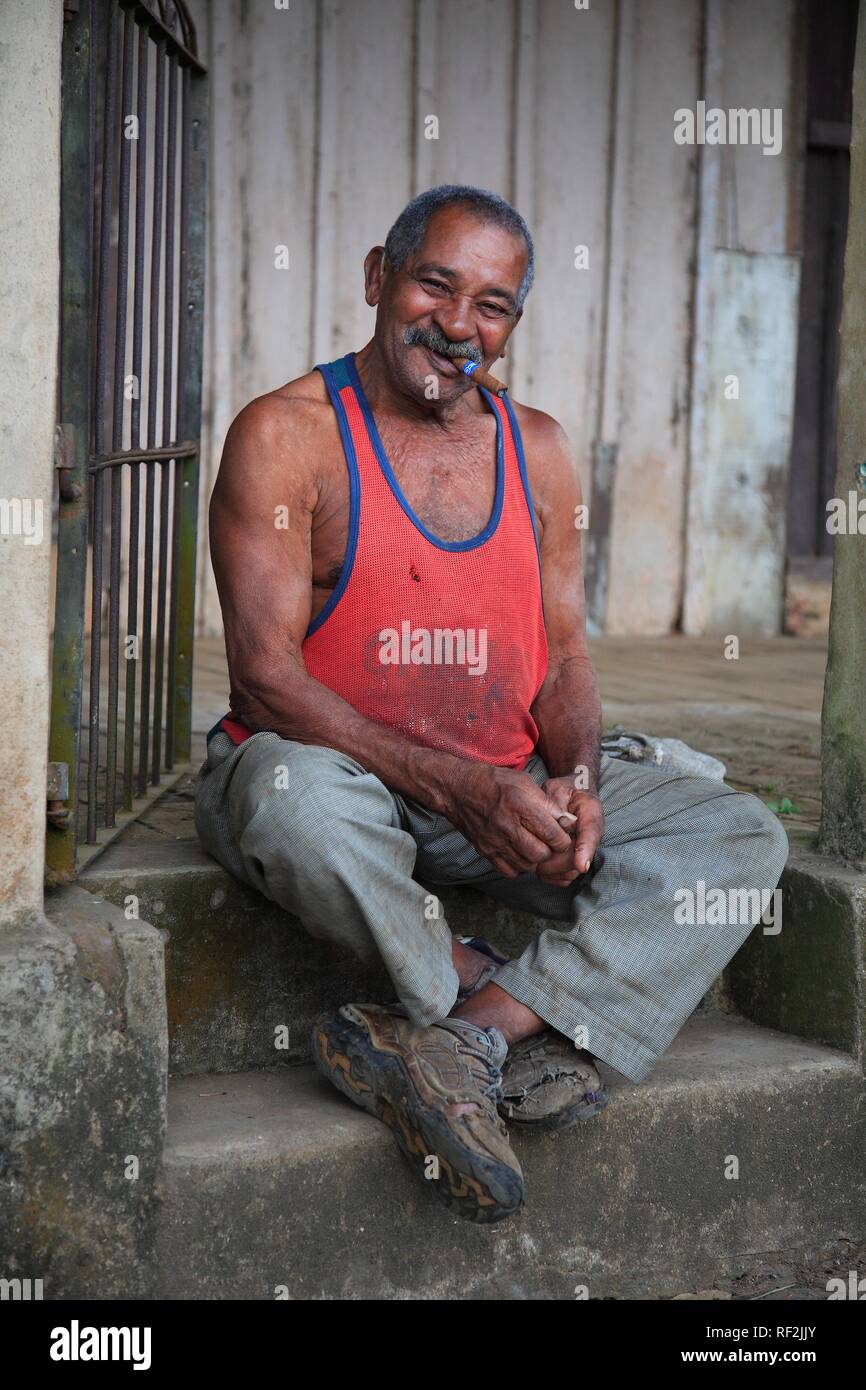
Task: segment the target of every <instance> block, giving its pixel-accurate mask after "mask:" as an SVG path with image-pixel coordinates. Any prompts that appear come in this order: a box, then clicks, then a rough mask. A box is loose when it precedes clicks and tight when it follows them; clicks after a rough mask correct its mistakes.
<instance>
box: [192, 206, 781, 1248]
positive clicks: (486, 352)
mask: <svg viewBox="0 0 866 1390" xmlns="http://www.w3.org/2000/svg"><path fill="white" fill-rule="evenodd" d="M533 270H534V253H533V247H532V240H531V237H530V234H529V231H528V229H527V227H526V224H525V223H524V221H523V219H522V218H521V217H520V216H519V215H518V213H517V212H516V211H515V210H514V209H513V208H511V207H510V206H509V205H508V204H507V203H505V202H504V201H503V200H502V199H501V198H499V197H497V196H496V195H494V194H492V193H488V192H485V191H483V190H480V189H476V188H470V187H455V186H450V185H449V186H443V187H440V188H435V189H432V190H430V191H429V192H427V193H424V194H422V195H420V196H419V197H417V198H416V199H414V200H413V201H412V202H411V203H410V204H409V205H408V207H407V208H406V209H405V210H404V212H403V213H402V214H401V215H400V217H399V218H398V219H397V221H396V222H395V224H394V226H393V227H392V228H391V231H390V232H389V234H388V237H387V240H386V242H385V246H384V248H383V247H381V246H375V247H374V248H373V249H372V250H371V251H370V252H369V254H368V256H367V258H366V261H365V263H364V274H365V292H366V300H367V303H368V304H370V305H371V306H375V307H376V311H377V312H376V326H375V331H374V334H373V337H372V339H371V340H370V342H368V343H367V345H366V346H365V347H363V348H362V349H361V350H360V351H359V352H357V353H349V354H348V355H347V356H346V357H344V358H342V359H341V360H339V361H337V362H333V363H330V364H327V365H322V366H320V367H318V368H316V369H315V370H314V371H311V372H309V373H308V374H306V375H304V376H302V377H300V378H298V379H297V380H296V381H292V382H290V383H289V384H288V385H286V386H283V387H281V388H280V389H278V390H276V391H272V392H270V393H268V394H267V395H265V396H262V397H260V398H258V399H257V400H254V401H253V402H251V404H249V405H248V406H247V407H246V408H245V409H244V410H243V411H241V413H240V415H239V416H238V417H237V419H236V420H235V421H234V423H233V424H232V427H231V429H230V431H229V434H228V437H227V440H226V444H225V452H224V455H223V459H222V464H221V468H220V473H219V478H218V480H217V484H216V487H215V490H214V494H213V500H212V503H211V513H210V525H211V551H212V556H213V563H214V569H215V572H216V577H217V583H218V586H219V593H220V600H221V603H222V610H223V616H224V619H225V631H226V645H227V650H228V663H229V671H230V676H231V714H230V715H229V716H227V717H226V718H225V719H224V720H222V721H221V723H220V725H218V726H217V729H216V730H214V731H213V732H212V734H211V736H210V738H209V749H208V760H207V763H206V765H205V767H204V769H203V770H202V777H201V781H200V786H199V791H198V795H197V804H196V819H197V825H198V830H199V833H200V836H201V839H202V841H203V843H204V844H205V846H206V848H207V849H209V850H210V852H211V853H212V854H213V855H214V856H215V857H216V858H217V859H218V860H220V862H221V863H222V864H224V865H225V866H226V867H227V868H228V869H229V870H230V871H231V872H232V873H234V874H236V875H237V876H238V877H240V878H242V879H244V880H245V881H246V882H248V883H250V884H253V885H254V886H255V887H256V888H258V889H259V890H260V891H261V892H262V893H264V894H265V895H266V896H267V897H269V898H270V899H272V900H273V901H275V902H277V903H279V904H281V905H282V906H284V907H285V908H286V909H287V910H289V911H291V912H293V913H295V914H297V915H298V916H299V917H300V919H301V920H302V922H303V923H304V925H305V927H306V928H307V930H309V931H310V932H311V933H312V934H313V935H315V936H318V937H323V938H326V939H328V940H331V941H336V942H340V943H343V944H345V945H347V946H349V947H351V948H352V949H353V950H354V951H356V952H357V953H358V954H359V955H360V956H362V957H367V958H369V957H371V956H376V955H378V956H379V957H381V959H382V961H384V964H385V966H386V967H387V970H388V972H389V974H390V977H391V980H392V981H393V985H394V990H395V993H396V995H397V1001H398V1002H396V1003H394V1004H391V1005H386V1006H384V1007H383V1006H381V1005H380V1006H377V1005H369V1004H364V1005H360V1004H349V1005H346V1006H345V1007H343V1008H341V1009H340V1010H339V1011H338V1012H337V1013H336V1014H334V1015H333V1016H332V1017H325V1018H323V1019H320V1020H319V1021H318V1022H317V1024H316V1027H315V1029H314V1034H313V1053H314V1057H315V1060H316V1063H317V1065H318V1066H319V1069H320V1070H321V1071H322V1072H323V1073H324V1074H325V1075H326V1076H327V1077H328V1078H329V1079H330V1080H331V1081H332V1082H333V1083H334V1084H335V1085H336V1086H337V1087H338V1088H339V1089H340V1090H341V1091H342V1092H343V1093H344V1094H345V1095H347V1096H349V1097H350V1098H351V1099H352V1100H353V1101H355V1102H356V1103H357V1104H359V1105H361V1106H363V1107H364V1108H365V1109H366V1110H368V1111H370V1112H371V1113H372V1114H375V1115H377V1116H378V1117H379V1118H381V1119H382V1120H384V1121H385V1122H386V1123H387V1124H388V1125H389V1126H390V1127H391V1128H392V1130H393V1132H394V1134H395V1136H396V1138H397V1140H398V1143H399V1145H400V1147H401V1149H402V1150H403V1152H404V1154H405V1156H406V1157H407V1158H408V1160H409V1161H410V1163H411V1164H412V1166H413V1167H415V1168H416V1169H417V1171H418V1172H419V1174H426V1175H428V1176H431V1178H432V1183H431V1185H432V1186H433V1188H434V1190H436V1191H437V1192H438V1193H439V1194H440V1196H441V1197H442V1198H443V1199H444V1200H445V1201H446V1202H447V1203H448V1204H449V1205H450V1206H451V1207H452V1208H453V1209H455V1210H457V1211H458V1212H459V1213H460V1214H461V1215H463V1216H466V1217H467V1218H469V1219H471V1220H475V1221H494V1220H497V1219H499V1218H500V1217H502V1216H505V1215H508V1214H509V1213H510V1212H513V1211H515V1210H517V1209H518V1208H519V1207H520V1205H521V1204H522V1202H523V1198H524V1184H523V1176H522V1173H521V1169H520V1164H519V1162H518V1160H517V1157H516V1155H515V1153H514V1151H513V1149H512V1147H511V1144H510V1141H509V1137H508V1131H507V1129H506V1127H505V1124H504V1123H503V1119H502V1114H505V1115H507V1116H508V1117H510V1118H511V1119H512V1120H513V1121H514V1122H515V1123H518V1124H520V1123H523V1124H526V1125H530V1124H541V1125H547V1126H548V1127H557V1126H562V1125H565V1124H570V1123H574V1122H575V1121H578V1120H581V1119H585V1118H589V1117H591V1116H593V1115H595V1114H597V1113H598V1111H599V1110H600V1109H601V1108H602V1107H603V1105H604V1104H605V1103H606V1100H607V1096H606V1093H605V1090H604V1087H603V1084H602V1080H601V1077H600V1075H599V1073H598V1071H597V1069H596V1065H595V1063H596V1060H599V1059H600V1060H601V1061H603V1062H605V1063H607V1064H609V1065H610V1066H612V1067H613V1068H615V1069H616V1070H618V1071H619V1072H621V1073H623V1074H624V1075H625V1076H626V1077H627V1078H629V1079H630V1080H632V1081H640V1080H642V1078H643V1077H644V1076H645V1075H646V1073H647V1072H648V1071H649V1069H650V1068H651V1067H652V1065H653V1064H654V1062H655V1061H656V1060H657V1058H658V1057H659V1056H660V1055H661V1053H662V1052H664V1050H665V1049H666V1048H667V1047H668V1045H669V1044H670V1042H671V1040H672V1039H673V1038H674V1036H675V1035H676V1033H677V1032H678V1031H679V1029H680V1027H681V1026H682V1024H683V1023H684V1022H685V1020H686V1019H687V1018H688V1017H689V1015H690V1014H691V1012H692V1011H693V1010H694V1008H695V1007H696V1005H697V1004H698V1002H699V1001H700V999H701V997H702V995H703V994H704V993H705V992H706V990H707V989H708V988H709V986H710V984H711V983H712V981H713V980H714V979H715V978H716V976H717V975H718V974H719V973H720V971H721V970H722V969H723V968H724V966H725V965H726V964H727V962H728V960H729V959H730V958H731V956H732V955H733V954H734V952H735V951H736V949H737V948H738V946H739V945H740V944H741V943H742V941H743V940H744V939H745V937H746V936H747V935H748V933H749V931H750V930H751V928H752V926H753V925H754V922H752V921H749V922H744V923H740V924H738V925H732V926H726V927H719V926H706V925H700V924H698V925H695V926H683V925H680V924H679V923H678V921H676V920H675V894H676V891H677V889H678V888H683V887H687V886H688V885H689V884H693V885H694V884H695V883H696V882H697V881H698V880H699V879H703V880H704V882H705V883H706V884H708V885H709V884H712V885H713V886H714V887H718V888H721V889H723V890H728V889H732V888H735V889H740V888H746V889H764V890H767V889H772V888H774V887H775V885H776V883H777V881H778V878H779V874H780V873H781V870H782V866H783V864H784V862H785V858H786V854H787V840H786V837H785V834H784V832H783V830H782V829H781V827H780V826H779V823H778V821H777V820H776V818H775V817H774V816H773V815H772V814H771V813H770V812H769V811H768V810H767V809H766V808H765V807H764V806H763V804H762V803H761V802H760V801H758V800H757V799H756V798H754V797H752V796H749V795H745V794H742V793H739V792H736V791H734V790H732V789H731V788H730V787H727V786H725V784H724V783H722V782H715V781H710V780H708V779H705V778H702V777H696V776H685V775H681V774H677V773H675V772H673V773H672V772H662V771H660V770H658V769H647V768H646V767H641V766H639V765H635V764H631V763H626V762H623V761H621V760H617V759H612V758H608V757H606V756H604V757H603V756H601V755H600V737H601V710H600V705H599V699H598V693H597V689H596V681H595V676H594V674H593V670H592V666H591V663H590V660H589V656H588V654H587V647H586V638H585V633H584V597H583V581H582V576H581V566H580V532H579V530H578V529H577V528H576V526H575V517H576V508H577V507H578V506H579V505H580V502H581V494H580V486H579V482H578V475H577V471H576V469H575V466H574V463H573V461H572V457H571V454H570V450H569V446H568V442H567V440H566V437H565V435H564V433H563V431H562V429H561V428H560V427H559V425H558V424H557V423H556V421H554V420H553V419H551V418H550V417H549V416H548V415H545V414H543V413H542V412H541V411H537V410H532V409H530V408H529V407H528V406H524V405H518V404H517V403H514V402H511V401H509V400H508V399H507V397H506V398H499V397H496V396H493V395H491V394H488V393H487V392H483V391H481V390H479V389H478V388H477V387H476V386H475V385H473V384H472V382H471V381H470V379H469V378H467V377H466V376H465V375H463V374H462V373H461V372H460V371H459V370H458V369H457V368H456V367H455V365H454V363H453V362H452V361H451V358H452V357H455V356H462V357H466V358H469V359H471V360H473V361H475V362H476V363H477V364H481V365H483V366H484V367H486V368H490V367H491V366H492V365H493V364H494V363H495V362H496V361H497V359H499V358H500V357H502V356H504V354H505V350H506V345H507V343H508V340H509V338H510V336H511V334H512V332H513V331H514V329H515V327H516V325H517V323H518V322H519V320H520V318H521V315H522V312H523V303H524V300H525V298H526V294H527V293H528V290H529V288H530V286H531V283H532V278H533ZM636 505H640V500H639V499H636ZM413 874H417V879H416V878H415V877H413ZM418 879H420V880H421V882H419V881H418ZM455 883H462V884H469V885H472V886H474V887H476V888H479V889H481V890H482V891H484V892H485V893H487V894H489V895H490V896H491V897H493V898H496V899H498V900H499V901H500V902H505V903H508V904H511V905H512V906H514V907H516V908H520V909H523V910H525V911H529V912H532V913H536V914H540V915H541V916H543V917H546V918H549V919H551V921H552V922H555V923H558V924H560V925H559V926H551V927H550V928H549V929H547V930H545V931H543V932H541V933H540V934H539V936H538V937H537V939H536V940H534V941H532V943H531V944H530V945H528V946H527V947H526V949H525V950H524V952H523V954H522V955H521V956H520V957H519V958H518V959H516V960H511V961H506V960H505V959H504V957H502V956H501V955H499V954H498V953H497V952H496V951H495V949H494V948H493V947H491V946H489V944H488V943H486V942H485V941H481V940H473V941H470V942H466V941H458V940H455V939H453V938H452V936H451V933H450V931H449V928H448V925H447V922H446V920H445V917H444V915H443V914H442V911H441V905H440V904H439V902H438V899H436V898H435V896H434V895H432V894H430V893H429V891H428V888H427V887H425V886H422V884H423V885H428V886H429V885H433V886H434V887H435V886H437V885H444V884H455ZM680 915H681V914H680ZM434 1158H435V1160H436V1161H435V1162H431V1159H434Z"/></svg>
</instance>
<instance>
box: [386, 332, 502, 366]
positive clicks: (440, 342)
mask: <svg viewBox="0 0 866 1390" xmlns="http://www.w3.org/2000/svg"><path fill="white" fill-rule="evenodd" d="M403 342H404V344H405V345H406V347H414V346H415V345H416V344H420V345H421V347H425V348H429V350H430V351H431V352H438V353H440V355H441V356H442V357H468V358H469V360H470V361H471V362H477V363H478V364H479V365H480V364H481V363H482V362H483V360H484V358H483V356H482V353H481V349H480V348H477V347H476V346H475V344H474V343H452V341H451V339H450V338H446V337H445V335H444V333H442V332H441V330H440V329H438V328H434V327H432V326H431V327H430V328H424V327H423V326H422V325H421V324H413V325H411V327H409V328H407V329H406V331H405V333H404V334H403Z"/></svg>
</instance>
